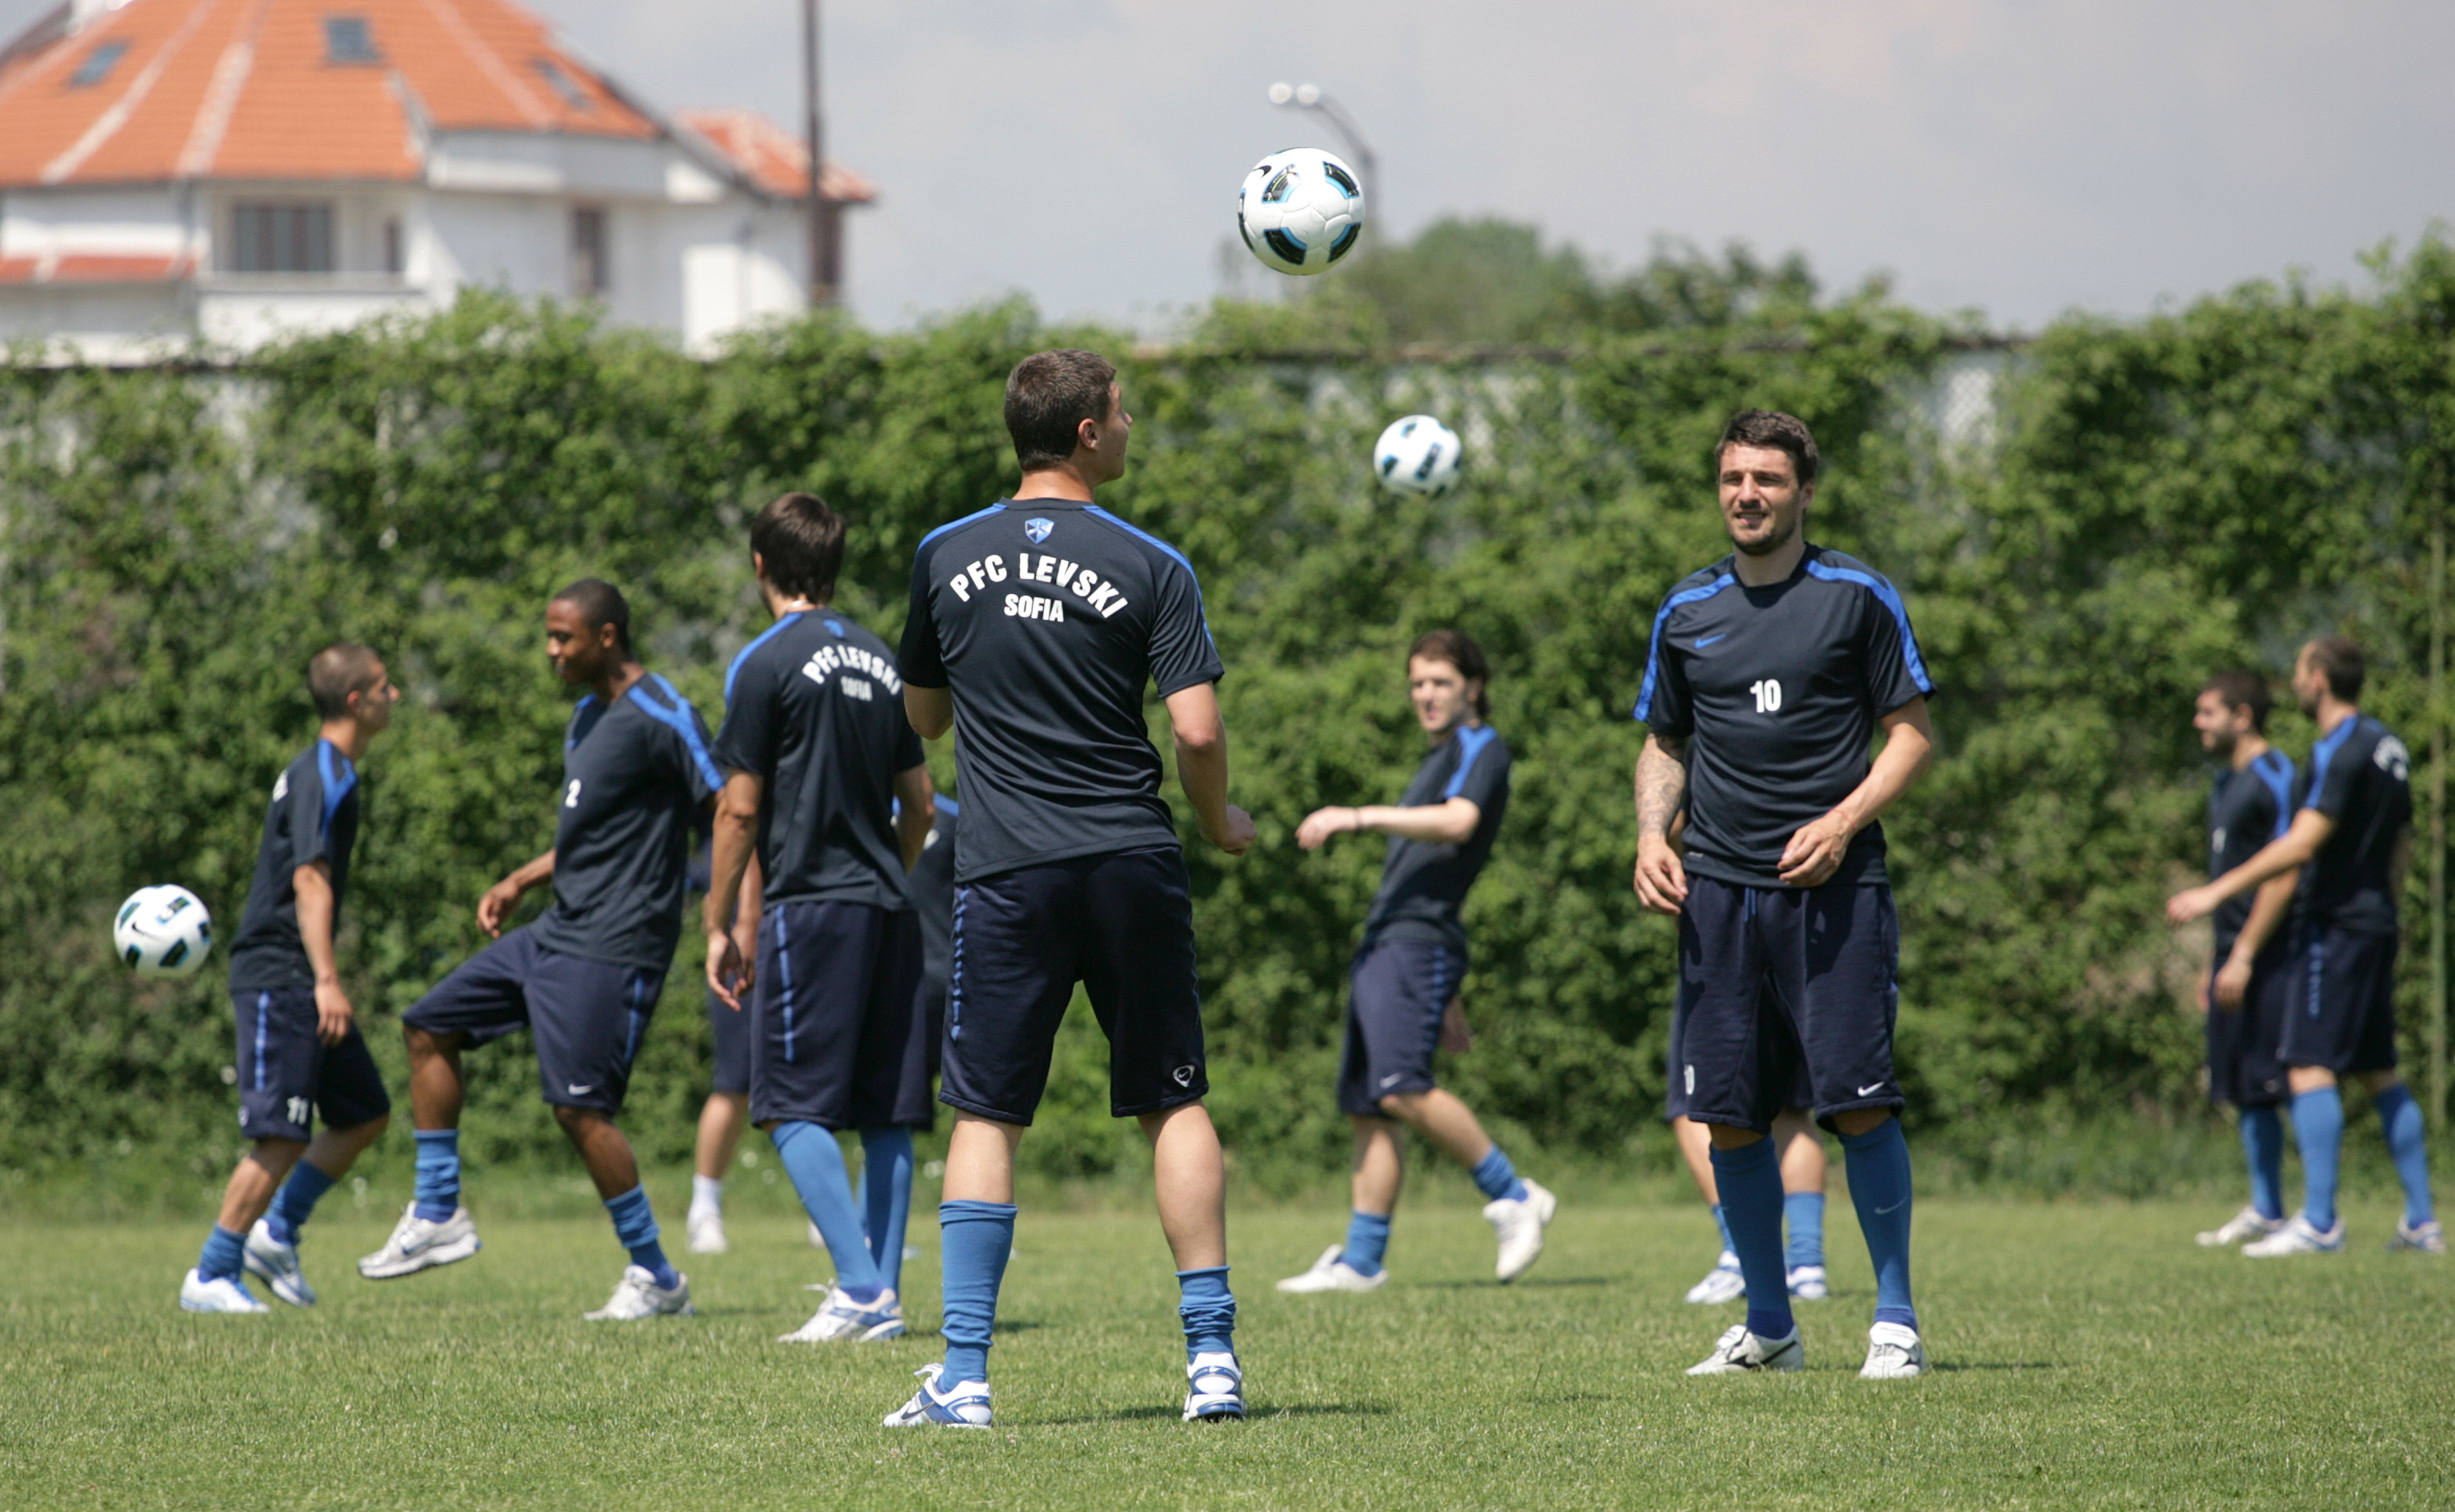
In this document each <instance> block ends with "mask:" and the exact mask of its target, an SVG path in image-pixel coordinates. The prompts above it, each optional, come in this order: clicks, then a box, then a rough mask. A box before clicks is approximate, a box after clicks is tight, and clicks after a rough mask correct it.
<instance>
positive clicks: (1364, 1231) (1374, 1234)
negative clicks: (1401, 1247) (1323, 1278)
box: [1186, 1208, 1390, 1276]
mask: <svg viewBox="0 0 2455 1512" xmlns="http://www.w3.org/2000/svg"><path fill="white" fill-rule="evenodd" d="M1389 1253H1390V1215H1389V1214H1387V1213H1367V1212H1365V1211H1363V1210H1362V1209H1360V1208H1359V1209H1357V1210H1355V1211H1354V1212H1351V1213H1349V1214H1348V1215H1347V1249H1346V1250H1345V1251H1344V1252H1343V1253H1342V1254H1341V1255H1340V1257H1339V1258H1341V1259H1343V1260H1345V1261H1346V1262H1347V1268H1348V1269H1349V1270H1350V1271H1353V1272H1354V1273H1355V1274H1356V1275H1358V1276H1378V1275H1380V1274H1381V1257H1383V1256H1384V1255H1387V1254H1389ZM1186 1274H1187V1275H1188V1276H1190V1275H1192V1274H1193V1273H1192V1272H1190V1271H1187V1273H1186Z"/></svg>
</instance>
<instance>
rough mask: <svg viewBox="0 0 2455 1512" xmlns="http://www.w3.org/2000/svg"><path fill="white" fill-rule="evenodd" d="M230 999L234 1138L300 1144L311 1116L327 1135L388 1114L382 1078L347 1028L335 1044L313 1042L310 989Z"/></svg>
mask: <svg viewBox="0 0 2455 1512" xmlns="http://www.w3.org/2000/svg"><path fill="white" fill-rule="evenodd" d="M231 1001H232V1003H233V1006H235V1007H236V1008H237V1010H238V1130H239V1133H240V1134H245V1135H246V1136H247V1137H248V1138H250V1139H290V1140H294V1141H296V1142H297V1143H299V1144H305V1143H306V1142H307V1140H308V1138H309V1136H310V1134H311V1130H310V1128H309V1125H310V1123H311V1122H312V1118H321V1119H323V1120H324V1127H325V1128H327V1129H355V1128H356V1127H358V1126H359V1125H360V1124H365V1123H373V1122H374V1121H375V1120H376V1119H377V1118H380V1117H382V1116H383V1115H384V1114H388V1113H390V1112H392V1099H391V1098H390V1097H388V1096H386V1095H385V1094H384V1084H383V1073H381V1072H379V1071H377V1070H375V1056H373V1055H371V1054H369V1053H368V1052H367V1041H366V1037H365V1036H364V1035H362V1034H360V1033H359V1032H358V1026H357V1025H356V1023H355V1022H353V1023H352V1024H351V1025H350V1032H349V1033H348V1034H346V1035H344V1036H342V1039H341V1042H340V1043H339V1044H337V1045H327V1044H325V1043H324V1042H323V1041H322V1040H321V1039H318V1038H317V1037H316V1035H315V990H314V988H312V987H276V988H273V989H271V990H270V991H255V992H246V991H233V992H232V993H231ZM311 1115H312V1118H311Z"/></svg>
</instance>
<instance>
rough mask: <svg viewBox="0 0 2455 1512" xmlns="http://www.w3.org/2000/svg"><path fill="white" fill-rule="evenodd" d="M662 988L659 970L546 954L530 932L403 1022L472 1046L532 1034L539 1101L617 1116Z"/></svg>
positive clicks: (444, 986) (515, 936)
mask: <svg viewBox="0 0 2455 1512" xmlns="http://www.w3.org/2000/svg"><path fill="white" fill-rule="evenodd" d="M664 990H665V973H664V972H662V971H650V970H648V969H647V968H646V967H643V966H630V965H624V964H622V963H619V962H615V961H597V960H591V959H589V958H588V957H587V956H584V955H565V954H563V953H561V952H560V951H558V950H547V949H546V948H545V947H544V946H542V945H539V944H538V943H537V938H536V936H535V935H533V934H531V933H530V932H529V930H528V927H527V926H525V925H523V926H522V927H521V928H519V929H517V930H512V931H511V932H510V933H508V934H506V935H504V936H503V937H502V938H501V939H499V940H497V941H496V942H495V943H494V944H492V945H490V946H488V947H486V948H485V949H484V950H480V951H478V952H477V954H475V955H473V956H471V957H470V958H469V959H468V960H466V961H463V962H462V963H460V967H459V969H458V970H457V971H454V972H453V973H452V974H451V975H450V976H447V977H445V978H444V979H443V980H442V981H440V982H437V983H436V984H435V986H434V987H433V988H431V989H429V990H428V991H427V994H426V995H425V996H424V997H421V998H419V999H418V1000H417V1003H416V1006H415V1007H413V1008H411V1009H410V1011H408V1012H406V1013H403V1014H402V1015H400V1021H401V1022H402V1023H404V1024H406V1025H408V1026H410V1027H411V1028H413V1029H422V1030H424V1031H426V1032H428V1033H430V1034H464V1035H466V1036H468V1039H467V1043H469V1044H472V1045H483V1044H485V1043H486V1042H487V1041H489V1040H496V1039H500V1038H502V1037H503V1036H504V1035H506V1034H510V1033H514V1032H517V1031H519V1030H523V1029H525V1030H527V1031H529V1032H530V1034H531V1036H532V1037H533V1038H534V1039H535V1041H536V1044H537V1062H538V1095H540V1096H542V1097H543V1098H545V1100H546V1101H547V1102H550V1103H552V1104H554V1105H555V1106H556V1107H558V1108H585V1109H588V1110H590V1111H591V1112H595V1113H601V1114H607V1115H609V1116H610V1115H612V1114H618V1113H620V1112H621V1111H622V1096H623V1093H626V1092H628V1091H629V1090H630V1086H631V1063H632V1062H633V1061H634V1060H636V1059H638V1057H639V1044H640V1042H641V1041H642V1040H644V1039H646V1038H647V1035H648V1019H649V1017H650V1016H651V1015H652V1014H654V1013H655V1012H656V1011H657V998H658V995H659V993H661V992H663V991H664Z"/></svg>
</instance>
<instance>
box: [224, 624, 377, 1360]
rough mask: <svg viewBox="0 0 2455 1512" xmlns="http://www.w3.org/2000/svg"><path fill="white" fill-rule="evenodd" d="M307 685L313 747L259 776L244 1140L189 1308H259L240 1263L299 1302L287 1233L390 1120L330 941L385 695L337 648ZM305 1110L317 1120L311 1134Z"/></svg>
mask: <svg viewBox="0 0 2455 1512" xmlns="http://www.w3.org/2000/svg"><path fill="white" fill-rule="evenodd" d="M307 692H308V696H309V697H310V698H312V699H313V700H314V704H315V714H316V717H317V719H318V720H319V721H321V725H320V727H319V728H318V729H317V730H316V732H315V744H314V745H313V746H309V747H308V748H307V749H306V750H304V751H301V752H299V754H298V756H297V758H296V759H295V760H294V761H293V762H291V764H290V765H289V766H287V767H285V768H283V770H282V773H281V775H280V776H279V777H278V778H276V779H274V784H273V801H272V803H271V804H270V805H269V806H268V807H266V809H265V814H264V840H263V842H262V844H260V845H259V846H258V847H257V848H256V853H255V877H254V881H252V882H250V883H249V884H248V889H247V912H246V913H245V915H243V916H242V917H241V918H240V920H239V927H238V935H237V938H236V939H234V940H233V942H232V943H231V974H230V986H231V999H232V1001H233V1004H235V1005H236V1007H237V1011H238V1073H239V1132H240V1133H241V1134H245V1135H246V1136H247V1137H248V1138H250V1139H252V1140H254V1141H255V1143H254V1148H253V1149H251V1150H249V1151H248V1153H247V1154H246V1155H245V1156H244V1157H243V1158H241V1159H240V1161H239V1163H238V1169H237V1170H235V1171H233V1172H232V1173H231V1178H230V1185H229V1186H228V1187H226V1188H225V1189H224V1190H223V1192H222V1211H221V1216H220V1217H219V1218H218V1219H216V1220H215V1222H214V1224H213V1234H212V1236H210V1237H208V1238H207V1239H206V1240H205V1249H204V1253H203V1254H202V1255H200V1256H198V1257H196V1268H195V1269H194V1270H192V1271H190V1272H189V1273H188V1275H187V1278H186V1279H185V1280H183V1281H182V1282H180V1284H179V1305H180V1306H181V1307H184V1308H186V1309H187V1310H188V1311H189V1312H192V1313H261V1312H264V1311H266V1308H265V1305H264V1304H263V1303H262V1302H259V1301H257V1300H256V1299H255V1297H254V1294H252V1293H250V1292H249V1291H248V1289H247V1282H246V1281H245V1280H244V1279H243V1278H242V1277H241V1276H240V1272H241V1271H242V1270H248V1271H254V1273H255V1274H256V1275H258V1276H260V1277H264V1279H265V1281H266V1282H267V1283H268V1284H270V1285H271V1286H272V1288H273V1295H274V1296H275V1297H280V1298H281V1299H282V1300H283V1301H285V1302H288V1303H291V1304H292V1305H293V1306H296V1307H312V1306H314V1302H315V1290H314V1287H311V1286H309V1285H308V1284H307V1277H306V1276H305V1274H304V1273H303V1272H301V1270H300V1269H299V1264H298V1231H299V1230H300V1229H302V1228H304V1227H306V1224H307V1216H308V1215H309V1214H311V1213H313V1212H314V1211H315V1203H316V1200H317V1199H318V1198H320V1197H322V1196H323V1195H324V1194H325V1193H326V1192H327V1191H329V1190H330V1189H331V1188H332V1185H333V1183H334V1182H335V1181H338V1180H340V1179H341V1177H343V1176H345V1175H348V1174H349V1171H350V1166H351V1164H352V1163H353V1162H354V1161H355V1160H356V1159H357V1158H358V1155H359V1154H361V1153H362V1152H364V1151H365V1150H366V1148H367V1147H368V1146H369V1145H372V1144H374V1143H375V1139H376V1137H377V1136H378V1135H380V1134H382V1133H383V1132H384V1125H386V1124H387V1123H389V1122H391V1120H392V1099H391V1098H390V1097H387V1096H386V1095H385V1094H384V1085H383V1075H382V1073H379V1072H377V1071H376V1070H375V1057H374V1056H373V1055H371V1054H369V1053H368V1052H367V1042H366V1039H365V1037H364V1036H363V1035H361V1034H360V1033H359V1032H358V1022H357V1012H356V1011H355V1009H354V1008H352V1007H351V1005H350V995H349V993H348V992H346V991H342V988H341V974H340V963H339V959H338V957H337V956H336V955H335V951H334V949H333V942H334V938H335V934H336V933H337V931H338V930H339V928H340V922H341V896H342V894H343V893H344V892H345V891H347V890H348V888H349V881H350V850H351V848H352V847H353V846H354V845H355V843H356V840H357V836H358V765H357V764H358V763H359V762H361V761H364V760H365V759H366V755H367V747H368V746H370V745H372V744H373V743H374V741H375V737H376V736H377V735H380V734H382V733H383V731H384V728H385V726H387V725H390V724H391V723H392V706H393V704H394V702H395V701H396V699H398V698H399V697H400V691H399V689H397V688H396V687H394V686H393V684H392V679H391V677H390V676H389V675H387V674H386V672H385V670H384V664H383V662H382V660H381V659H380V658H378V657H377V656H376V655H375V653H374V652H373V651H370V650H368V649H367V648H366V647H365V646H363V645H352V644H346V643H343V644H335V645H328V646H326V647H324V649H322V650H321V651H318V652H316V653H315V655H314V658H313V659H312V660H310V661H309V662H308V664H307ZM311 1114H320V1115H321V1116H322V1118H323V1120H324V1129H323V1132H322V1133H321V1134H315V1135H314V1138H313V1141H312V1142H311V1141H310V1138H309V1134H308V1124H309V1119H310V1115H311ZM285 1175H286V1176H288V1177H289V1179H288V1180H286V1181H285V1180H283V1179H282V1178H283V1177H284V1176H285ZM276 1186H277V1187H278V1188H279V1189H280V1190H279V1191H278V1192H276V1191H275V1190H274V1188H275V1187H276ZM268 1209H270V1210H271V1211H269V1212H268V1211H267V1210H268ZM241 1236H244V1238H242V1237H241Z"/></svg>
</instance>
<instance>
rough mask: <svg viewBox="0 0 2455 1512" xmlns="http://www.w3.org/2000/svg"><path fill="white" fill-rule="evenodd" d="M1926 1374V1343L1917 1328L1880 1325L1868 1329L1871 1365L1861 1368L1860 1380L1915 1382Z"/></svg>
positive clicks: (1894, 1324) (1859, 1372)
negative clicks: (1919, 1335)
mask: <svg viewBox="0 0 2455 1512" xmlns="http://www.w3.org/2000/svg"><path fill="white" fill-rule="evenodd" d="M1925 1374H1926V1344H1925V1342H1924V1341H1923V1340H1921V1339H1920V1338H1918V1331H1917V1329H1915V1328H1911V1327H1909V1326H1907V1325H1906V1324H1902V1323H1877V1325H1876V1326H1875V1327H1873V1328H1871V1329H1869V1330H1867V1362H1866V1363H1865V1364H1863V1365H1861V1366H1859V1367H1858V1379H1860V1380H1915V1379H1917V1378H1918V1377H1920V1376H1923V1375H1925Z"/></svg>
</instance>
